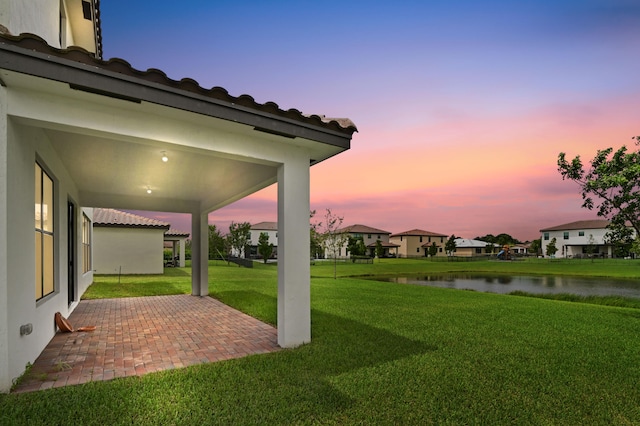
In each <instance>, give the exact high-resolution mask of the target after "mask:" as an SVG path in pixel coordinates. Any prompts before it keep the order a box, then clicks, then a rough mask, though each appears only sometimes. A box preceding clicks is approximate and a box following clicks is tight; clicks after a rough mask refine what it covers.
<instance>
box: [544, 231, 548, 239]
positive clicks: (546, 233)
mask: <svg viewBox="0 0 640 426" xmlns="http://www.w3.org/2000/svg"><path fill="white" fill-rule="evenodd" d="M544 239H545V241H546V240H548V239H549V233H548V232H545V233H544Z"/></svg>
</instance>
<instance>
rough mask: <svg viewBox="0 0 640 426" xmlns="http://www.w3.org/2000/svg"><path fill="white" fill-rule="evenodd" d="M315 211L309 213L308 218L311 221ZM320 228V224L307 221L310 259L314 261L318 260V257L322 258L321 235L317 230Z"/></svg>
mask: <svg viewBox="0 0 640 426" xmlns="http://www.w3.org/2000/svg"><path fill="white" fill-rule="evenodd" d="M315 214H316V211H315V210H311V212H310V213H309V218H310V219H313V216H315ZM319 228H320V223H317V222H312V221H311V220H310V221H309V243H310V247H309V249H310V253H311V257H312V258H314V259H318V258H320V257H324V250H323V248H322V235H320V232H319V231H318V229H319Z"/></svg>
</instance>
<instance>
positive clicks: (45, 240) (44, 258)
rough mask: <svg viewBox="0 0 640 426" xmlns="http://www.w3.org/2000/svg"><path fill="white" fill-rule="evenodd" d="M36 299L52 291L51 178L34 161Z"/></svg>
mask: <svg viewBox="0 0 640 426" xmlns="http://www.w3.org/2000/svg"><path fill="white" fill-rule="evenodd" d="M35 178H36V190H35V207H36V211H35V213H36V214H35V225H36V228H35V229H36V233H35V237H36V241H35V242H36V265H35V266H36V282H35V284H36V300H40V299H42V298H43V297H44V296H46V295H48V294H51V293H53V290H54V279H53V261H54V256H53V247H54V244H53V180H52V179H51V177H49V175H48V174H47V172H45V171H44V170H43V169H42V167H40V165H39V164H38V163H36V174H35Z"/></svg>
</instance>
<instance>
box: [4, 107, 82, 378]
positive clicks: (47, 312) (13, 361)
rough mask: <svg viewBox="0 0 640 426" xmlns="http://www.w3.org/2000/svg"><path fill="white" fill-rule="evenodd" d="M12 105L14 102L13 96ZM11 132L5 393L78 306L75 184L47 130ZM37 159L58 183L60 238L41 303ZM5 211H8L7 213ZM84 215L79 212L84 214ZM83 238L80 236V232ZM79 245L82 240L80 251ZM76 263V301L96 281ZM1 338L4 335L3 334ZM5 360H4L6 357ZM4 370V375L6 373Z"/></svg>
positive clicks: (18, 127) (13, 126)
mask: <svg viewBox="0 0 640 426" xmlns="http://www.w3.org/2000/svg"><path fill="white" fill-rule="evenodd" d="M8 97H9V102H10V97H11V96H10V95H9V96H8ZM7 123H8V126H7V128H8V131H7V140H8V142H7V150H6V155H7V161H6V163H7V186H6V188H7V205H8V209H7V210H6V220H7V223H8V224H9V226H8V227H7V238H6V239H5V241H8V245H7V252H6V258H7V269H6V271H7V276H6V283H3V284H0V289H2V288H3V286H5V285H6V297H7V310H6V312H7V317H6V325H7V339H6V341H7V344H8V347H9V348H10V351H9V356H8V362H7V373H6V375H4V376H0V390H6V389H7V386H10V385H11V380H12V379H14V378H16V377H18V376H19V375H20V374H22V372H23V371H24V367H25V365H26V363H27V362H33V361H34V360H35V359H36V358H37V357H38V355H39V354H40V352H41V351H42V350H43V349H44V347H45V346H46V345H47V343H48V342H49V341H50V340H51V338H52V337H53V336H54V334H55V331H56V330H55V325H54V320H53V317H54V314H55V312H58V311H59V312H61V313H62V315H64V316H68V315H69V314H70V313H71V311H72V310H73V309H74V308H75V306H76V305H77V302H76V303H72V304H71V305H69V304H68V301H67V287H68V282H67V278H68V271H67V264H68V256H67V203H68V201H69V200H74V201H76V202H79V196H78V193H77V189H76V187H75V185H74V183H73V182H72V181H71V179H70V177H69V175H68V173H67V172H66V170H65V168H64V167H63V165H62V162H61V161H60V159H59V158H58V156H57V155H56V153H55V151H54V150H53V149H52V147H51V145H50V143H49V140H48V138H47V136H46V134H45V133H44V132H43V131H42V130H41V129H37V128H33V127H29V126H25V125H22V124H18V123H16V122H14V121H12V120H10V119H9V120H8V122H7ZM36 159H37V160H38V161H39V162H40V163H41V164H42V166H43V167H45V168H46V170H47V171H48V173H49V174H50V176H51V177H52V178H53V180H54V186H55V190H54V234H55V246H54V252H55V267H54V269H55V270H54V276H55V278H54V280H55V291H54V293H53V294H50V295H48V296H46V297H44V298H43V299H41V300H39V301H37V302H36V300H35V290H34V282H35V268H34V259H35V242H34V235H33V230H34V216H33V191H34V187H35V181H34V179H35V178H34V166H35V161H36ZM3 211H5V210H3ZM78 211H79V210H78ZM76 235H77V236H78V238H80V237H81V236H80V233H79V232H76ZM78 244H79V241H76V247H77V246H78ZM79 265H80V262H78V261H76V277H77V289H78V291H77V292H76V300H79V298H80V296H81V295H82V292H83V291H84V290H85V289H86V288H87V286H88V285H89V284H90V283H91V280H92V278H93V277H92V274H84V275H83V274H82V273H81V270H80V269H79V268H80V266H79ZM23 324H32V325H33V332H32V333H31V334H29V335H24V336H21V335H20V332H19V330H20V325H23ZM0 339H1V336H0ZM0 362H2V359H1V357H0ZM1 368H2V367H0V374H1V372H2V370H1Z"/></svg>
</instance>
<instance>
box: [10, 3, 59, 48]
mask: <svg viewBox="0 0 640 426" xmlns="http://www.w3.org/2000/svg"><path fill="white" fill-rule="evenodd" d="M59 22H60V3H59V1H58V0H2V1H0V24H2V25H4V26H5V27H7V28H8V29H9V31H10V32H11V34H13V35H18V34H21V33H32V34H37V35H38V36H40V37H42V38H43V39H44V40H46V42H47V43H48V44H49V45H50V46H53V47H60V40H59V37H58V35H59V28H58V27H59Z"/></svg>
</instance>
